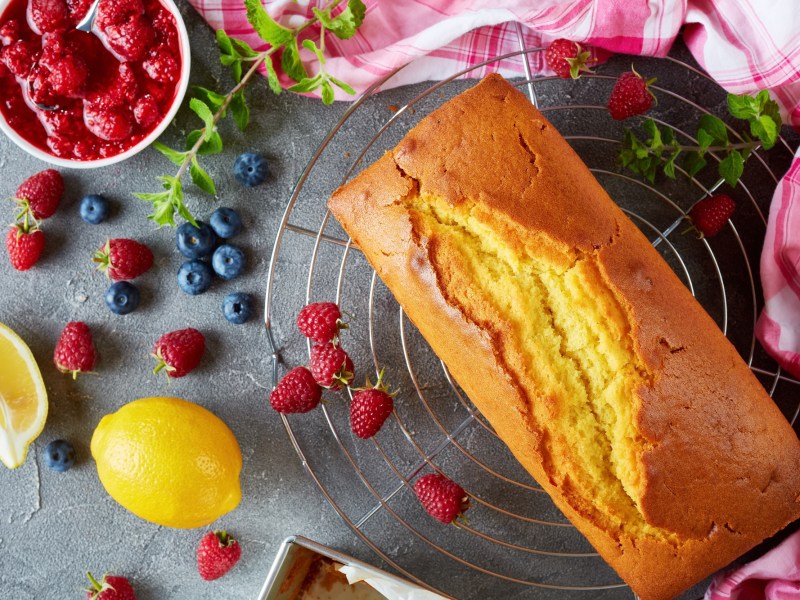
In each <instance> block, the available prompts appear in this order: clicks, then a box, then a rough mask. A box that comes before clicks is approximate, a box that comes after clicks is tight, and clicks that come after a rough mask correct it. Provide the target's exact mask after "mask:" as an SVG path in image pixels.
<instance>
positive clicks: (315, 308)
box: [297, 302, 347, 344]
mask: <svg viewBox="0 0 800 600" xmlns="http://www.w3.org/2000/svg"><path fill="white" fill-rule="evenodd" d="M297 328H298V329H299V330H300V333H302V334H303V335H304V336H306V337H307V338H311V339H312V340H314V341H315V342H317V343H318V344H327V343H329V342H332V341H333V340H334V339H336V337H337V336H338V335H339V330H340V329H347V324H345V323H344V322H342V312H341V311H340V310H339V306H338V305H336V304H334V303H333V302H314V303H313V304H307V305H306V306H304V307H303V308H302V309H301V310H300V314H298V315H297Z"/></svg>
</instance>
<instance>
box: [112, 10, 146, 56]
mask: <svg viewBox="0 0 800 600" xmlns="http://www.w3.org/2000/svg"><path fill="white" fill-rule="evenodd" d="M105 33H106V39H107V40H108V45H109V46H110V47H111V49H112V50H113V51H114V52H116V53H117V54H118V55H119V56H120V58H122V59H123V60H127V61H136V60H141V59H142V58H144V55H145V54H146V53H147V51H148V50H149V49H150V48H151V47H152V46H153V42H154V41H155V39H156V34H155V31H154V30H153V27H152V26H151V25H150V23H148V22H147V20H146V19H145V18H144V17H143V16H138V17H133V18H131V19H130V20H129V21H125V22H124V23H120V24H119V25H109V26H108V27H106V29H105Z"/></svg>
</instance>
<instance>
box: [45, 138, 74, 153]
mask: <svg viewBox="0 0 800 600" xmlns="http://www.w3.org/2000/svg"><path fill="white" fill-rule="evenodd" d="M47 147H48V148H50V151H51V152H52V153H53V154H54V155H55V156H60V157H62V158H71V157H72V156H74V149H75V144H74V143H73V142H72V140H71V139H70V138H67V137H64V136H61V135H51V136H48V137H47Z"/></svg>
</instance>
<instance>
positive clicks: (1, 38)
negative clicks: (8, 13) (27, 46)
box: [0, 19, 19, 46]
mask: <svg viewBox="0 0 800 600" xmlns="http://www.w3.org/2000/svg"><path fill="white" fill-rule="evenodd" d="M18 39H19V21H16V20H14V19H11V20H10V21H6V22H5V23H3V25H2V27H0V44H3V46H10V45H11V44H13V43H14V42H16V41H17V40H18Z"/></svg>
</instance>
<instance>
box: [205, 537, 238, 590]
mask: <svg viewBox="0 0 800 600" xmlns="http://www.w3.org/2000/svg"><path fill="white" fill-rule="evenodd" d="M241 556H242V547H241V546H240V545H239V542H237V541H236V540H235V539H234V538H233V537H232V536H230V535H228V533H227V532H226V531H209V532H208V533H207V534H205V535H204V536H203V537H202V538H201V539H200V544H199V545H198V546H197V570H198V572H199V573H200V577H202V578H203V579H204V580H206V581H213V580H214V579H219V578H220V577H222V576H223V575H225V573H227V572H228V571H230V570H231V569H232V568H233V565H235V564H236V563H237V562H239V558H241Z"/></svg>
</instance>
